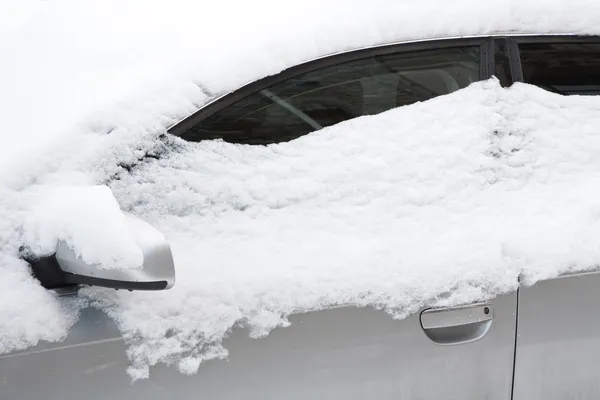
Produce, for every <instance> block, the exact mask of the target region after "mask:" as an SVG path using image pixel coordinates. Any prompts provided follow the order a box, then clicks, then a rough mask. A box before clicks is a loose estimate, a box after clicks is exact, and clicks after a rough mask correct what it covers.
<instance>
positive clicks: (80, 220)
mask: <svg viewBox="0 0 600 400" xmlns="http://www.w3.org/2000/svg"><path fill="white" fill-rule="evenodd" d="M44 189H45V190H42V191H41V193H37V195H36V199H37V201H38V202H39V204H37V205H36V206H34V207H33V208H32V209H31V210H30V211H29V213H28V214H27V217H26V220H25V225H24V235H23V236H24V238H25V241H26V243H29V244H30V248H29V250H30V251H31V252H33V253H34V254H36V255H38V256H48V255H52V254H54V253H55V252H56V249H57V246H58V243H59V242H61V243H62V244H63V245H65V246H67V247H68V248H70V249H72V250H73V251H74V253H75V255H76V256H77V257H78V258H80V259H81V260H82V261H84V262H85V263H86V264H88V265H94V266H95V267H98V268H105V269H113V268H117V269H123V268H140V267H141V266H142V263H143V261H144V256H143V254H142V250H141V248H140V247H139V246H138V244H137V241H136V237H134V235H133V233H132V231H131V229H130V228H129V223H131V222H130V221H129V220H128V219H127V218H126V216H125V215H123V213H122V212H121V210H120V208H119V204H118V203H117V201H116V199H115V198H114V197H113V195H112V192H111V191H110V189H109V188H108V187H107V186H104V185H102V186H73V187H68V186H67V187H60V186H59V187H51V188H44Z"/></svg>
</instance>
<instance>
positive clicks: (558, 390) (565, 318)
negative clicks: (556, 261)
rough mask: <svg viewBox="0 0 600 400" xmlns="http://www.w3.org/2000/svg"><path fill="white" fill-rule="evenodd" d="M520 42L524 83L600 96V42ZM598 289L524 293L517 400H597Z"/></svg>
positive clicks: (573, 283) (582, 285)
mask: <svg viewBox="0 0 600 400" xmlns="http://www.w3.org/2000/svg"><path fill="white" fill-rule="evenodd" d="M518 42H519V53H520V64H521V65H522V70H523V80H524V81H525V83H530V84H533V85H537V86H539V87H541V88H544V89H546V90H549V91H552V92H555V93H559V94H564V95H571V94H575V95H598V94H600V38H598V37H575V36H571V37H552V36H551V37H539V38H519V39H518ZM574 134H576V132H574ZM599 285H600V273H585V274H575V275H567V276H563V277H560V278H556V279H551V280H546V281H542V282H539V283H537V284H535V285H533V286H531V287H524V288H521V289H520V291H519V311H518V329H517V332H518V334H517V344H516V360H515V380H514V387H515V388H514V397H513V399H514V400H523V399H527V400H535V399H544V400H553V399H597V398H600V369H599V368H598V363H599V362H600V309H598V302H599V300H600V292H599V291H598V287H599Z"/></svg>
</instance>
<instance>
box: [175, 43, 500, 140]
mask: <svg viewBox="0 0 600 400" xmlns="http://www.w3.org/2000/svg"><path fill="white" fill-rule="evenodd" d="M477 46H479V56H480V57H479V79H478V80H479V81H482V80H486V79H488V78H490V77H491V75H492V73H493V71H494V51H493V49H494V42H493V37H492V36H474V37H461V38H443V39H425V40H418V41H410V42H399V43H391V44H384V45H377V46H372V47H366V48H360V49H354V50H348V51H344V52H341V53H335V54H332V55H327V56H324V57H320V58H317V59H314V60H311V61H307V62H304V63H301V64H298V65H295V66H293V67H290V68H287V69H285V70H283V71H281V72H280V73H278V74H275V75H271V76H268V77H265V78H262V79H259V80H256V81H253V82H251V83H248V84H246V85H244V86H242V87H240V88H238V89H236V90H234V91H232V92H228V93H226V94H224V95H222V96H220V97H217V98H216V99H214V100H213V101H211V102H209V103H207V104H205V105H204V106H203V107H202V108H200V109H199V110H197V111H196V112H194V113H193V114H191V115H190V116H188V117H186V118H184V119H182V120H181V121H179V122H177V123H176V124H174V125H173V126H172V127H171V128H169V129H168V130H167V132H168V133H170V134H172V135H175V136H181V135H182V134H184V133H185V132H186V131H187V130H188V129H189V128H191V127H193V126H196V125H197V124H198V123H201V122H202V121H203V120H205V119H207V118H208V117H210V116H212V115H214V114H216V113H217V112H219V111H221V110H224V109H225V108H227V107H229V106H231V105H233V104H234V103H236V102H238V101H240V100H242V99H244V98H246V97H248V96H251V95H253V94H255V93H257V92H259V91H260V90H262V89H265V88H268V87H270V86H272V85H275V84H278V83H281V82H284V81H286V80H288V79H291V78H294V77H296V76H299V75H303V74H306V73H309V72H313V71H317V70H319V69H323V68H327V67H332V66H335V65H340V64H345V63H348V62H352V61H356V60H360V59H364V58H369V57H375V56H382V55H389V54H398V53H410V52H416V51H422V50H432V49H433V50H435V49H447V48H454V47H477ZM490 49H491V52H490Z"/></svg>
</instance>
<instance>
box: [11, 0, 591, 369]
mask: <svg viewBox="0 0 600 400" xmlns="http://www.w3.org/2000/svg"><path fill="white" fill-rule="evenodd" d="M22 4H23V5H21V6H19V7H16V6H13V8H14V9H15V10H18V12H17V13H16V14H14V16H15V18H14V19H11V18H7V17H3V19H2V21H4V20H10V21H12V22H11V23H10V24H5V25H3V29H2V31H0V54H1V55H2V56H1V58H2V63H0V87H2V91H1V92H0V110H1V111H0V112H1V113H2V114H1V115H0V117H1V120H2V129H1V130H0V132H1V135H2V136H1V138H2V141H3V150H4V151H3V154H2V157H0V249H1V250H0V274H1V276H2V278H1V279H0V332H2V334H1V335H2V336H0V354H1V353H6V352H11V351H14V350H17V349H23V348H26V347H29V346H33V345H35V344H37V343H38V342H39V341H40V340H49V341H57V340H61V339H63V338H64V337H65V336H66V335H67V333H68V330H69V328H70V326H72V324H73V323H75V321H76V320H77V314H78V312H79V310H80V309H81V308H82V307H85V306H87V305H90V304H91V305H95V306H98V307H101V308H102V309H104V310H105V311H106V312H107V313H108V314H109V315H110V316H111V317H112V318H114V319H115V320H116V321H117V322H118V324H119V327H120V329H121V331H122V333H123V335H124V337H125V339H126V341H127V343H128V344H129V346H130V347H129V352H128V356H129V357H130V359H131V361H132V367H131V369H130V371H129V372H130V374H131V376H132V377H133V378H135V379H139V378H144V377H147V376H148V375H149V366H152V365H155V364H156V363H158V362H166V363H175V364H177V365H178V367H179V369H180V370H181V371H182V372H183V373H188V374H190V373H194V372H195V371H196V370H197V368H198V367H200V368H201V362H202V361H203V360H205V359H209V358H215V357H225V356H226V349H224V348H222V346H221V345H220V342H221V339H222V338H223V337H224V335H225V334H226V333H227V331H228V330H230V329H231V328H232V327H233V326H236V325H247V326H249V327H251V328H252V329H253V335H255V336H257V337H258V336H263V335H265V334H267V333H268V331H269V330H270V329H272V328H273V327H276V326H285V325H286V324H287V322H286V316H287V315H289V314H290V313H293V312H297V311H303V310H309V309H320V308H324V307H327V306H330V305H336V304H348V303H355V304H358V305H374V306H378V307H382V308H385V309H387V310H388V311H389V312H391V313H392V314H393V315H395V316H396V317H399V318H400V317H403V316H406V315H407V314H409V313H411V312H413V311H415V310H417V309H418V308H420V307H422V306H425V305H434V304H438V305H443V304H457V303H463V302H468V301H473V300H482V299H486V298H490V297H493V296H496V295H498V294H500V293H506V292H508V291H511V290H514V289H515V288H516V287H517V285H518V278H519V277H520V278H521V281H522V282H524V283H525V284H531V283H533V282H535V281H536V280H538V279H543V278H547V277H552V276H557V275H558V274H561V273H565V272H572V271H581V270H586V269H590V268H594V267H595V266H597V265H598V263H599V259H600V249H599V244H598V242H597V240H596V238H597V237H599V235H598V233H599V230H600V225H599V222H598V219H599V217H600V203H599V202H598V200H597V197H598V193H597V190H596V189H595V188H597V187H598V180H599V179H600V174H599V173H598V169H599V168H600V161H597V157H596V154H598V150H599V147H600V136H599V135H598V126H600V125H599V119H600V114H599V110H600V101H599V100H598V99H597V98H579V97H569V98H566V97H561V96H558V95H553V94H549V93H546V92H543V91H541V90H539V89H536V88H532V87H529V86H527V85H516V86H515V87H514V88H512V89H510V90H506V89H502V88H500V87H499V85H498V83H497V82H495V81H490V82H485V83H478V84H474V85H472V86H471V87H469V88H467V89H465V90H461V91H459V92H456V93H453V94H451V95H448V96H444V97H441V98H437V99H434V100H431V101H428V102H425V103H422V104H415V105H413V106H409V107H404V108H401V109H397V110H392V111H389V112H387V113H384V114H382V115H379V116H373V117H363V118H359V119H356V120H352V121H348V122H345V123H342V124H339V125H337V126H334V127H331V128H328V129H324V130H322V131H319V132H317V133H315V134H311V135H309V136H307V137H303V138H300V139H298V140H295V141H293V142H291V143H286V144H281V145H273V146H269V147H266V148H263V147H249V146H241V145H231V144H226V143H223V142H219V141H212V142H204V143H199V144H189V143H184V142H182V141H181V140H178V139H177V138H173V137H171V136H169V135H166V136H164V133H165V129H166V128H167V127H168V126H170V125H172V124H173V123H175V122H176V121H177V120H179V119H181V118H184V117H185V116H187V115H189V114H191V113H192V112H193V111H194V110H196V109H197V108H198V107H200V106H201V105H203V104H205V103H207V102H208V101H210V100H211V99H213V98H215V97H217V96H219V95H221V94H224V93H226V92H228V91H231V90H234V89H235V88H237V87H239V86H240V85H242V84H244V83H246V82H248V81H252V80H255V79H259V78H261V77H264V76H267V75H270V74H274V73H277V72H279V71H281V70H282V69H284V68H286V67H290V66H293V65H295V64H297V63H300V62H303V61H306V60H310V59H312V58H315V57H321V56H324V55H326V54H329V53H334V52H339V51H344V50H348V49H353V48H360V47H363V46H371V45H378V44H382V43H387V42H396V41H403V40H416V39H423V38H433V37H447V36H460V35H477V34H489V33H494V32H520V33H527V32H531V33H561V32H573V33H585V34H600V13H598V12H597V10H598V5H597V2H596V1H595V0H571V1H564V0H552V1H548V0H544V1H542V0H530V1H527V2H523V1H521V0H494V1H487V2H472V1H470V0H457V1H453V2H452V4H451V5H448V3H447V2H445V1H442V0H419V1H416V0H415V1H412V0H406V1H396V0H375V1H371V2H363V1H356V2H352V3H351V2H348V1H342V0H332V1H328V2H322V1H319V2H317V1H315V0H307V1H305V2H302V4H301V6H294V7H293V8H290V6H289V5H288V4H286V3H285V2H281V1H274V0H262V1H254V2H242V1H232V0H229V1H227V0H224V1H220V2H210V3H209V4H205V3H204V2H191V1H182V0H178V1H170V2H158V1H141V0H135V1H134V0H132V1H128V2H121V1H116V0H106V1H96V2H92V1H90V2H80V1H75V0H54V1H44V2H42V1H39V2H35V1H28V2H26V3H22ZM15 7H16V8H15ZM315 10H318V11H315ZM17 14H18V15H17ZM3 15H6V14H3ZM2 21H0V24H1V22H2ZM432 116H435V118H433V117H432ZM147 152H153V153H157V154H162V155H163V157H162V158H161V159H160V160H158V161H156V160H151V161H148V162H144V163H143V165H142V166H140V167H138V168H136V169H134V170H133V171H132V173H131V174H128V173H127V172H126V170H125V168H124V166H127V165H130V164H133V163H136V162H137V161H138V160H139V159H141V158H142V157H143V155H144V154H145V153H147ZM99 184H107V185H109V186H110V189H111V191H112V195H114V197H115V198H116V200H117V202H118V205H119V207H120V208H121V209H123V210H126V211H130V212H132V213H133V214H135V215H138V216H141V217H142V218H144V219H146V220H147V221H149V222H151V223H153V224H154V225H155V226H157V227H158V228H159V229H160V230H161V231H162V232H163V233H164V234H165V235H166V236H167V238H168V239H169V240H170V242H171V243H172V247H173V251H174V258H175V263H176V269H177V276H178V279H177V284H176V285H175V287H174V289H172V290H170V291H167V292H161V293H142V292H134V293H122V292H114V291H110V290H103V289H98V288H89V289H86V290H84V291H83V292H82V294H81V296H80V298H77V299H64V298H62V299H59V298H57V297H56V296H54V295H53V294H52V293H50V292H47V291H45V290H44V289H42V288H41V287H40V286H39V284H37V282H36V281H35V280H33V279H32V278H31V277H30V275H29V273H28V270H27V267H26V265H25V263H24V262H23V261H21V260H20V258H19V253H20V251H21V248H22V246H24V245H25V246H28V247H30V248H32V249H33V251H36V252H38V253H44V252H47V251H48V250H49V249H50V248H51V246H52V243H54V242H55V241H56V240H58V239H59V238H68V240H70V241H71V243H72V244H73V245H74V246H78V248H79V250H80V251H81V253H82V254H83V253H84V252H85V254H89V255H90V257H92V259H93V258H94V257H100V254H102V255H104V256H106V255H107V253H106V251H107V250H108V249H109V248H110V249H111V250H112V254H113V255H117V257H116V258H115V260H105V259H102V262H103V265H105V266H108V265H109V264H111V263H112V262H113V261H117V263H116V264H115V265H113V267H130V266H132V265H134V264H135V263H136V257H137V256H136V250H135V249H136V247H135V246H133V244H132V243H131V242H130V241H129V239H130V238H128V237H127V235H126V234H125V233H123V232H125V230H123V231H121V228H122V225H121V224H122V223H123V222H122V220H121V219H119V218H118V216H119V215H121V214H120V213H118V212H117V209H116V206H117V205H116V204H115V203H114V200H112V197H111V196H109V194H110V193H108V191H107V190H105V189H98V188H96V189H95V190H96V192H94V194H91V192H88V193H87V194H86V195H81V196H83V197H84V198H88V199H89V198H90V197H93V198H94V200H93V201H88V202H80V203H77V202H76V201H75V200H74V199H75V198H77V195H74V198H73V199H71V198H70V196H66V197H65V193H72V192H70V190H69V187H74V186H79V187H86V186H93V185H99ZM90 190H92V189H90ZM92 191H93V190H92ZM84 192H85V190H84ZM79 193H83V192H79ZM96 193H97V194H96ZM96 200H97V201H96ZM63 201H67V202H66V203H63ZM83 204H85V206H86V207H83ZM70 206H72V208H73V210H74V212H73V214H72V215H70V213H69V208H68V207H70ZM95 207H97V208H95ZM104 207H106V208H104ZM51 209H54V210H57V211H56V214H54V213H53V212H50V211H49V210H51ZM100 209H102V210H105V212H106V215H107V218H106V220H105V221H104V222H105V224H104V225H102V224H100V225H102V229H105V230H104V231H102V232H116V231H119V232H120V233H118V234H117V235H119V234H122V235H125V236H123V240H124V241H123V242H119V244H118V245H115V242H111V241H110V240H108V241H107V240H101V241H99V242H98V243H97V244H98V246H99V247H94V245H93V243H94V240H92V239H94V237H96V236H94V235H96V234H97V233H98V232H96V233H93V232H87V231H85V229H83V232H84V234H83V235H82V234H81V232H82V227H84V224H83V222H87V223H91V222H92V221H97V219H95V218H98V214H94V210H100ZM90 218H91V219H90ZM58 221H60V226H59V225H58ZM88 235H89V236H88ZM117 237H119V236H115V238H117ZM90 244H91V245H90ZM100 248H102V249H103V251H101V252H99V250H98V249H100ZM84 249H86V250H85V251H84ZM132 249H133V250H132ZM88 250H89V252H90V253H88ZM119 260H120V262H119ZM17 304H18V305H19V306H18V307H16V306H15V305H17Z"/></svg>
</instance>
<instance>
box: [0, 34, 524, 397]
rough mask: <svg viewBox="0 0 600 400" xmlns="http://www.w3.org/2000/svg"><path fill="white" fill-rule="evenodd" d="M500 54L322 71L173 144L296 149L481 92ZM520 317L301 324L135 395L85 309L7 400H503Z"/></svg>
mask: <svg viewBox="0 0 600 400" xmlns="http://www.w3.org/2000/svg"><path fill="white" fill-rule="evenodd" d="M493 46H494V43H493V41H491V40H489V39H485V38H484V39H460V40H441V41H432V42H422V43H411V44H406V45H393V46H384V47H376V48H372V49H364V50H359V51H356V52H349V53H344V54H340V55H336V56H332V57H328V58H324V59H321V60H317V61H314V62H311V63H307V64H303V65H300V66H298V67H295V68H292V69H290V70H287V71H284V72H282V73H281V74H279V75H277V76H274V77H269V78H266V79H265V80H262V81H258V82H255V83H253V84H250V85H248V86H247V87H244V88H242V89H240V90H239V91H236V92H234V93H232V94H230V95H227V96H224V97H223V98H221V99H219V100H217V101H215V102H214V103H212V104H210V105H209V106H207V107H205V108H204V109H202V110H200V111H198V112H197V113H196V114H194V115H192V116H191V117H190V118H187V119H186V120H184V121H182V122H180V123H179V124H177V125H176V126H175V127H173V128H172V129H171V131H170V132H171V133H172V134H175V135H179V136H181V137H182V138H184V139H186V140H191V141H199V140H209V139H214V138H219V139H223V140H226V141H231V142H237V143H245V144H255V145H260V144H267V143H276V142H281V141H287V140H292V139H294V138H297V137H299V136H302V135H304V134H308V133H309V132H312V131H315V130H317V129H320V128H321V127H325V126H328V125H332V124H335V123H337V122H340V121H343V120H346V119H349V118H353V117H357V116H361V115H366V114H375V113H378V112H382V111H386V110H388V109H391V108H394V107H397V106H402V105H406V104H411V103H414V102H417V101H423V100H427V99H430V98H432V97H435V96H438V95H442V94H446V93H450V92H452V91H455V90H458V89H460V88H463V87H466V86H468V85H469V84H470V83H472V82H474V81H477V80H480V79H484V78H487V77H489V76H490V75H491V74H492V73H493V71H494V70H495V67H494V62H493V61H494V60H493V54H494V50H493ZM490 58H491V60H490ZM490 61H491V62H490ZM70 296H77V294H76V293H72V294H70ZM516 304H517V295H516V293H511V294H507V295H504V296H501V297H498V298H496V299H493V300H491V301H489V302H486V303H481V304H467V305H463V306H460V307H454V308H448V309H427V310H421V312H419V313H417V314H414V315H412V316H410V317H408V318H406V319H404V320H394V319H393V318H391V317H390V316H389V315H388V314H386V313H385V312H383V311H377V310H375V309H372V308H357V307H352V306H347V307H339V308H333V309H328V310H323V311H316V312H310V313H306V314H298V315H293V316H292V317H291V318H290V321H291V323H292V324H291V326H290V327H287V328H278V329H275V330H274V331H273V332H271V334H270V335H268V336H267V337H266V338H263V339H250V338H249V336H248V332H246V331H244V330H243V329H238V330H234V331H233V332H232V333H231V335H230V336H229V338H227V339H226V340H225V343H224V345H225V347H226V348H227V349H228V350H229V357H228V359H227V360H212V361H207V362H205V363H203V364H202V365H201V367H200V370H199V372H198V373H197V374H196V375H192V376H184V375H182V374H180V373H179V372H178V371H177V369H176V368H174V367H168V366H165V365H158V366H156V367H154V368H152V369H151V372H150V379H147V380H142V381H138V382H136V383H134V384H132V383H131V381H130V378H129V377H128V375H127V374H126V369H127V366H128V359H127V355H126V354H127V353H126V352H127V346H126V344H125V343H124V341H123V340H122V338H121V336H120V334H119V331H118V329H117V327H116V326H115V324H114V323H113V322H112V321H111V320H110V319H108V318H107V317H106V316H105V315H104V314H103V313H102V312H100V311H98V310H95V309H87V310H85V311H84V312H83V314H82V316H81V318H80V320H79V322H78V323H77V324H76V325H75V326H74V328H73V329H72V331H71V333H70V335H69V337H68V338H67V339H66V340H65V341H64V342H62V343H56V344H48V343H44V344H40V345H39V346H37V347H36V348H33V349H29V350H26V351H21V352H17V353H14V354H9V355H4V356H0V398H2V399H4V398H7V399H12V398H42V397H43V398H49V399H51V398H60V399H70V398H73V399H74V398H77V399H78V398H82V397H83V398H86V399H106V398H110V399H113V400H118V399H132V398H146V399H165V398H171V397H176V398H177V399H197V398H206V399H224V400H227V399H241V398H243V399H257V400H258V399H340V398H343V399H425V400H426V399H440V398H443V399H489V400H496V399H499V400H506V399H510V396H511V390H512V376H513V359H514V344H515V324H516Z"/></svg>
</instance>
